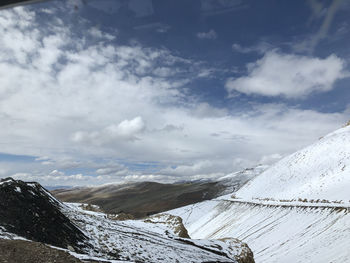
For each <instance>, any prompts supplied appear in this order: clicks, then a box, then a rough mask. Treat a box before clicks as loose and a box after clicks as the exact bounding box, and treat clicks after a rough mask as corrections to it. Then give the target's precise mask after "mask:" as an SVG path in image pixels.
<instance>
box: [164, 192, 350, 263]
mask: <svg viewBox="0 0 350 263" xmlns="http://www.w3.org/2000/svg"><path fill="white" fill-rule="evenodd" d="M225 198H227V199H229V196H226V197H222V198H220V199H216V200H209V201H205V202H201V203H197V204H194V205H190V206H186V207H182V208H178V209H175V210H172V211H169V213H171V214H173V215H177V216H180V217H182V218H183V223H184V225H185V227H186V228H187V230H188V233H189V235H190V236H191V237H192V238H209V239H211V238H213V239H218V238H225V237H237V238H238V239H240V240H242V241H243V242H246V243H247V244H249V247H250V248H251V249H252V251H253V253H254V259H255V261H256V262H257V263H259V262H261V263H272V262H273V263H280V262H283V263H308V262H309V263H314V262H317V263H329V262H333V263H344V262H350V242H349V239H350V210H348V209H347V208H342V207H339V208H335V207H334V208H324V207H319V208H318V207H298V205H295V204H291V205H289V206H288V205H285V206H281V205H279V204H275V205H258V204H250V203H242V202H236V201H232V200H224V199H225ZM314 206H316V204H314Z"/></svg>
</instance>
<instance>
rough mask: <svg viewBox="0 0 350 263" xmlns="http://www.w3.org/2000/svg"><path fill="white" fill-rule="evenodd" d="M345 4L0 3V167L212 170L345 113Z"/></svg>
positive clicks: (267, 159)
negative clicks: (0, 7) (9, 5)
mask: <svg viewBox="0 0 350 263" xmlns="http://www.w3.org/2000/svg"><path fill="white" fill-rule="evenodd" d="M349 12H350V4H349V3H348V2H347V1H340V0H333V1H322V2H321V1H317V0H309V1H239V0H237V1H225V0H215V1H214V0H198V1H168V0H166V1H155V0H142V1H141V0H130V1H119V0H118V1H117V0H85V1H82V0H69V1H44V2H41V3H37V4H32V5H27V6H24V7H18V8H12V9H6V10H1V11H0V33H1V34H2V36H3V37H2V39H1V40H0V42H1V43H0V77H1V79H2V85H1V87H0V102H1V103H0V125H1V127H3V128H2V130H1V131H0V145H1V149H0V153H1V154H0V176H1V177H6V176H13V177H15V178H19V179H23V180H36V181H39V182H41V183H43V184H45V185H94V184H103V183H109V182H121V181H130V180H131V181H134V180H136V181H140V180H152V181H161V182H172V181H177V180H191V179H199V178H217V177H219V176H223V175H225V174H228V173H230V172H234V171H236V170H239V169H242V168H245V167H249V166H254V165H256V164H258V163H266V164H271V163H273V162H275V161H277V160H278V159H280V158H282V157H283V156H285V155H287V154H289V153H292V152H293V151H295V150H298V149H300V148H301V147H304V146H306V145H308V144H310V143H312V142H313V141H315V140H317V139H318V138H319V137H320V136H322V135H324V134H326V133H328V132H330V131H332V130H335V129H337V128H339V127H341V125H343V124H344V123H345V122H346V121H347V120H348V119H350V117H349V113H350V107H349V103H348V102H349V100H350V92H349V91H348V86H349V76H350V75H349V60H350V56H349V53H348V43H349V40H350V29H349V22H350V21H349V19H348V17H349Z"/></svg>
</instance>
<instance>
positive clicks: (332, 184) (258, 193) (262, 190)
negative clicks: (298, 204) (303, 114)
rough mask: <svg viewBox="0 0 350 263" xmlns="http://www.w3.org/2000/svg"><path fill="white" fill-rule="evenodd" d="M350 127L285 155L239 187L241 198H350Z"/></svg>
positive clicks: (237, 194) (238, 194) (238, 193)
mask: <svg viewBox="0 0 350 263" xmlns="http://www.w3.org/2000/svg"><path fill="white" fill-rule="evenodd" d="M349 188H350V126H346V127H343V128H341V129H339V130H337V131H335V132H332V133H330V134H328V135H326V136H324V137H322V138H320V139H319V140H318V141H317V142H315V143H314V144H312V145H310V146H309V147H306V148H305V149H302V150H300V151H298V152H296V153H294V154H292V155H289V156H287V157H285V158H284V159H282V160H280V161H279V162H277V163H276V164H275V165H273V166H272V167H270V168H269V169H267V170H266V171H265V172H263V173H262V174H261V175H259V176H258V177H256V178H255V179H254V180H252V181H250V182H249V183H248V184H246V185H245V186H244V187H243V188H241V189H240V190H239V191H238V192H237V193H236V196H237V197H240V198H243V199H252V198H274V199H289V200H291V199H299V198H301V199H305V198H306V199H314V200H317V199H321V200H322V199H326V200H329V201H335V200H338V201H340V200H343V201H349V200H350V191H349Z"/></svg>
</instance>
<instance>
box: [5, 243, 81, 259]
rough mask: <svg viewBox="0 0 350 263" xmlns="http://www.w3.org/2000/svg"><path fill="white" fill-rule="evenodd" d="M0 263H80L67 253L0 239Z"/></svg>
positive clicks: (33, 244) (34, 244) (47, 247)
mask: <svg viewBox="0 0 350 263" xmlns="http://www.w3.org/2000/svg"><path fill="white" fill-rule="evenodd" d="M0 255H1V257H0V262H1V263H5V262H6V263H51V262H52V263H53V262H55V263H80V262H82V261H80V260H79V259H77V258H75V257H73V256H71V255H70V254H69V253H67V252H65V251H62V250H58V249H55V248H51V247H49V246H46V245H44V244H42V243H39V242H30V241H25V240H5V239H0Z"/></svg>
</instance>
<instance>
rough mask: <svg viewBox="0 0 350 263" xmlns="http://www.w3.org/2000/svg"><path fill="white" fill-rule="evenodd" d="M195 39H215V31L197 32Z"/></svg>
mask: <svg viewBox="0 0 350 263" xmlns="http://www.w3.org/2000/svg"><path fill="white" fill-rule="evenodd" d="M197 37H198V38H200V39H216V38H217V37H218V36H217V34H216V32H215V30H213V29H210V30H209V31H208V32H198V33H197Z"/></svg>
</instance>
